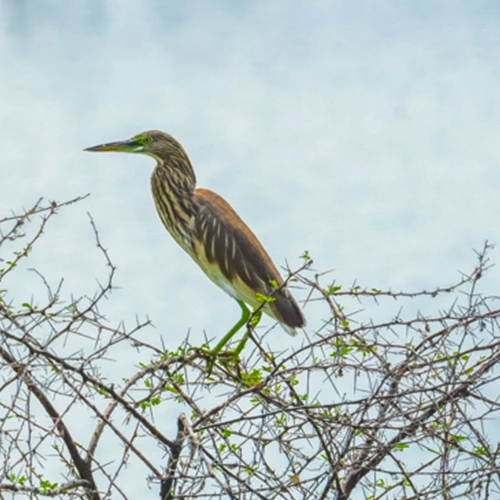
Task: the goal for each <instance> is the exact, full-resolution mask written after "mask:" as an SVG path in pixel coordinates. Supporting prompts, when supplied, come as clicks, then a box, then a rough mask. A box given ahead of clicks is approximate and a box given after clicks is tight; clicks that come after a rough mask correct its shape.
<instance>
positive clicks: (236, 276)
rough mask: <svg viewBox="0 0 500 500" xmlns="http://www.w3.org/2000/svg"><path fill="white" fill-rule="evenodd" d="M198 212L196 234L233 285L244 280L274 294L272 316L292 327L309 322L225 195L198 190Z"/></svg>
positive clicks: (253, 288)
mask: <svg viewBox="0 0 500 500" xmlns="http://www.w3.org/2000/svg"><path fill="white" fill-rule="evenodd" d="M194 198H195V199H194V201H195V205H196V206H197V207H198V214H197V216H196V222H195V233H196V235H197V239H198V241H200V242H202V245H203V248H204V252H205V255H206V259H207V261H208V262H209V263H210V264H216V265H218V267H219V268H220V270H221V272H222V274H223V275H224V277H225V278H226V279H227V280H228V281H229V282H230V283H232V284H235V285H236V286H237V283H238V282H240V280H241V282H243V283H244V285H246V287H248V289H250V290H251V291H252V292H253V293H254V295H255V293H257V292H258V293H262V294H264V295H266V296H269V295H271V294H273V292H274V297H275V298H276V300H275V301H274V302H271V303H270V304H269V305H270V309H271V311H272V313H273V314H272V315H273V316H275V317H276V319H277V320H278V321H280V322H281V323H283V324H285V325H287V326H289V327H290V328H292V329H293V328H297V327H302V326H304V325H305V319H304V316H303V314H302V312H301V310H300V308H299V306H298V305H297V303H296V302H295V299H294V298H293V296H292V294H291V293H290V291H289V290H288V288H286V287H283V288H282V289H280V290H279V291H276V287H275V286H273V283H274V285H276V284H277V285H278V286H281V285H282V284H283V279H282V277H281V275H280V273H279V272H278V270H277V269H276V266H275V265H274V263H273V261H272V260H271V258H270V257H269V255H268V254H267V252H266V251H265V249H264V247H263V246H262V245H261V243H260V241H259V240H258V239H257V237H256V236H255V235H254V234H253V232H252V231H251V229H250V228H249V227H248V226H247V225H246V224H245V223H244V222H243V221H242V220H241V218H240V217H239V216H238V214H237V213H236V212H235V211H234V210H233V208H232V207H231V206H230V205H229V203H227V202H226V201H225V200H224V199H223V198H221V197H220V196H219V195H217V194H216V193H214V192H212V191H209V190H208V189H197V190H196V191H195V193H194Z"/></svg>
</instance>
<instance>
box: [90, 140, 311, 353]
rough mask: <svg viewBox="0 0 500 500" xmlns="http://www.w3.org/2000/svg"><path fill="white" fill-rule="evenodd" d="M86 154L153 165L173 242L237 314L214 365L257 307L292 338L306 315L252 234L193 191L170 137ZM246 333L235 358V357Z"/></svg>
mask: <svg viewBox="0 0 500 500" xmlns="http://www.w3.org/2000/svg"><path fill="white" fill-rule="evenodd" d="M84 151H90V152H107V151H109V152H121V153H134V154H143V155H147V156H150V157H152V158H153V159H154V160H156V166H155V167H154V169H153V173H152V175H151V190H152V193H153V199H154V203H155V206H156V210H157V212H158V215H159V216H160V219H161V221H162V222H163V225H164V226H165V228H166V229H167V231H168V232H169V233H170V234H171V235H172V237H173V238H174V240H175V241H176V242H177V243H178V244H179V245H180V246H181V247H182V248H183V249H184V250H185V252H186V253H187V254H188V255H189V256H190V257H191V258H192V259H193V260H194V261H195V262H196V264H198V266H199V267H200V268H201V269H202V271H204V273H205V274H206V275H207V276H208V277H209V278H210V279H211V280H212V281H213V282H214V283H215V284H216V285H217V286H219V287H220V288H221V289H222V290H224V291H225V292H226V293H227V294H228V295H229V296H231V297H232V298H233V299H235V300H236V302H237V303H238V304H239V306H240V308H241V318H240V320H239V321H238V322H237V323H236V324H235V325H234V326H233V328H231V330H229V332H228V333H227V334H226V335H225V336H224V337H223V338H222V339H221V340H220V341H219V342H218V344H217V345H216V346H215V348H214V349H213V350H212V351H211V354H212V356H213V357H214V359H215V358H216V357H217V355H218V353H219V352H220V351H221V350H222V348H223V347H224V346H225V345H226V344H227V343H228V342H229V341H230V340H231V338H232V337H233V336H234V335H235V334H236V333H237V332H238V331H239V330H240V329H241V328H242V327H243V326H245V325H246V324H247V322H248V321H249V319H250V317H251V312H250V310H249V308H248V305H249V306H251V307H252V308H254V310H256V309H258V308H259V307H261V308H262V311H263V312H265V313H266V314H267V315H268V316H270V317H271V318H273V319H275V320H277V321H278V322H279V323H280V324H281V325H282V326H283V328H284V329H285V330H286V331H287V332H288V333H290V334H291V335H295V334H296V333H297V331H296V330H297V329H298V328H303V327H304V326H305V325H306V319H305V317H304V314H303V312H302V310H301V308H300V307H299V305H298V304H297V302H296V300H295V299H294V297H293V295H292V293H291V292H290V290H289V288H288V286H287V284H286V283H285V281H284V280H283V278H282V276H281V274H280V273H279V271H278V269H277V268H276V266H275V264H274V263H273V261H272V260H271V257H269V255H268V253H267V252H266V250H265V249H264V247H263V246H262V244H261V243H260V241H259V240H258V239H257V237H256V236H255V234H254V233H253V232H252V230H251V229H250V228H249V227H248V226H247V225H246V224H245V222H243V220H242V219H241V218H240V216H239V215H238V214H237V213H236V211H235V210H234V209H233V208H232V207H231V205H229V203H228V202H227V201H225V200H224V199H223V198H222V197H221V196H219V195H218V194H216V193H214V192H213V191H210V190H208V189H203V188H197V187H196V176H195V172H194V169H193V166H192V164H191V161H190V159H189V157H188V155H187V153H186V151H185V150H184V148H183V147H182V145H181V144H180V143H179V142H178V141H177V140H176V139H174V137H172V136H171V135H170V134H167V133H165V132H162V131H160V130H148V131H145V132H141V133H139V134H137V135H135V136H133V137H132V138H131V139H128V140H124V141H118V142H109V143H105V144H99V145H97V146H92V147H88V148H86V149H85V150H84ZM247 338H248V331H247V333H246V334H245V336H244V337H243V340H242V341H241V342H240V343H239V345H238V347H237V348H236V350H235V352H236V353H237V354H239V353H240V352H241V351H242V349H243V347H244V345H245V342H246V340H247Z"/></svg>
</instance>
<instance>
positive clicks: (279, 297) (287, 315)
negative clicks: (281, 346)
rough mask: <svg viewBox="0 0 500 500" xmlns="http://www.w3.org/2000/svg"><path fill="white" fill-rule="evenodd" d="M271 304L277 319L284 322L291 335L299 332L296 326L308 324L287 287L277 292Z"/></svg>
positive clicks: (301, 326) (300, 326)
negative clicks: (296, 330)
mask: <svg viewBox="0 0 500 500" xmlns="http://www.w3.org/2000/svg"><path fill="white" fill-rule="evenodd" d="M270 306H271V309H272V311H273V313H274V314H275V316H276V319H277V320H278V321H279V322H280V323H282V325H283V326H284V327H285V330H286V331H287V332H288V333H290V334H291V335H296V334H297V332H295V328H303V327H304V326H306V318H305V317H304V314H303V313H302V311H301V309H300V307H299V305H298V304H297V302H296V301H295V299H294V298H293V295H292V294H291V293H290V291H289V290H288V289H287V288H283V289H281V290H280V291H279V292H278V293H277V294H276V300H275V301H274V302H272V303H271V304H270ZM286 327H288V328H286Z"/></svg>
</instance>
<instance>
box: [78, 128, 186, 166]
mask: <svg viewBox="0 0 500 500" xmlns="http://www.w3.org/2000/svg"><path fill="white" fill-rule="evenodd" d="M84 151H115V152H118V153H139V154H144V155H148V156H151V157H153V158H154V159H155V160H157V161H158V162H165V161H168V160H169V159H171V158H174V159H180V158H182V159H187V155H186V152H185V151H184V149H183V147H182V146H181V145H180V143H179V142H178V141H176V140H175V139H174V138H173V137H172V136H171V135H169V134H166V133H165V132H161V131H160V130H148V131H146V132H141V133H140V134H137V135H135V136H134V137H132V138H131V139H127V140H126V141H117V142H108V143H106V144H99V145H97V146H92V147H90V148H85V150H84ZM188 161H189V160H188Z"/></svg>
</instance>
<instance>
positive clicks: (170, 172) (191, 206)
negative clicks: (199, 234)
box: [151, 158, 196, 252]
mask: <svg viewBox="0 0 500 500" xmlns="http://www.w3.org/2000/svg"><path fill="white" fill-rule="evenodd" d="M182 160H183V161H179V162H177V161H170V160H167V161H158V163H157V165H156V167H155V169H154V170H153V174H152V176H151V189H152V191H153V198H154V200H155V205H156V210H157V211H158V214H159V216H160V218H161V220H162V222H163V224H164V226H165V227H166V228H167V230H168V231H169V232H170V234H171V235H172V236H173V237H174V239H175V240H176V241H177V243H179V245H181V247H183V248H184V249H185V250H186V251H188V252H191V248H192V234H191V233H192V224H191V221H192V219H193V216H194V215H196V205H195V203H194V201H193V194H194V190H195V187H196V177H195V175H194V171H193V167H192V166H191V163H190V162H189V159H187V161H186V159H184V158H183V159H182Z"/></svg>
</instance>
